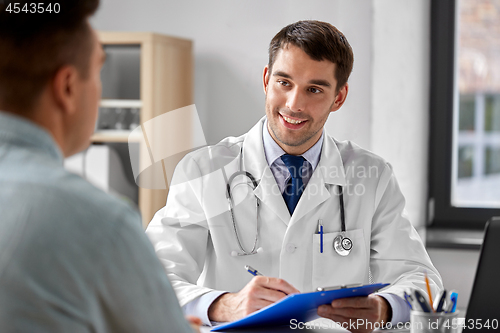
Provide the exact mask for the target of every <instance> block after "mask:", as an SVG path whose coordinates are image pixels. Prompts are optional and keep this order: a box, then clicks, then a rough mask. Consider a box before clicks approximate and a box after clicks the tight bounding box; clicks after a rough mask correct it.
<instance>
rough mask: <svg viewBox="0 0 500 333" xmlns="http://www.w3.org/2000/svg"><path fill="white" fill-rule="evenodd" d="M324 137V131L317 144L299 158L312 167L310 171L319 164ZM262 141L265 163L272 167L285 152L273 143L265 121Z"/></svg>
mask: <svg viewBox="0 0 500 333" xmlns="http://www.w3.org/2000/svg"><path fill="white" fill-rule="evenodd" d="M324 136H325V131H323V132H322V133H321V138H319V140H318V142H316V143H315V144H314V146H312V147H311V148H309V150H307V151H306V152H305V153H304V154H302V155H301V156H302V157H304V158H305V159H306V160H307V162H309V163H310V164H311V166H312V169H313V170H315V169H316V166H317V165H318V163H319V160H320V157H321V148H322V146H323V140H324ZM262 140H263V142H264V153H265V154H266V159H267V163H268V164H269V166H271V165H273V163H274V162H275V161H276V160H277V159H278V158H280V157H281V155H283V154H286V152H285V151H284V150H283V149H282V148H281V147H280V146H279V145H278V144H277V143H276V141H274V139H273V138H272V136H271V134H269V131H268V129H267V119H266V120H265V121H264V125H263V127H262Z"/></svg>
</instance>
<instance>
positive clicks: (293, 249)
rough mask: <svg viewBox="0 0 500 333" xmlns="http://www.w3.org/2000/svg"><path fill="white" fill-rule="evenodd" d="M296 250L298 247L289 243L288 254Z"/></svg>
mask: <svg viewBox="0 0 500 333" xmlns="http://www.w3.org/2000/svg"><path fill="white" fill-rule="evenodd" d="M296 248H297V246H295V244H292V243H289V244H287V245H286V252H288V253H294V252H295V249H296Z"/></svg>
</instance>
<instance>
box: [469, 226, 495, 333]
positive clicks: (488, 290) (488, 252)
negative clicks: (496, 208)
mask: <svg viewBox="0 0 500 333" xmlns="http://www.w3.org/2000/svg"><path fill="white" fill-rule="evenodd" d="M484 325H488V326H489V328H488V327H482V328H480V327H481V326H484ZM499 329H500V217H494V218H492V219H490V220H489V221H488V222H487V223H486V227H485V233H484V241H483V245H482V246H481V256H480V257H479V264H478V266H477V271H476V277H475V279H474V286H473V288H472V294H471V297H470V301H469V305H468V306H467V314H466V320H465V327H464V331H475V332H494V331H497V330H499Z"/></svg>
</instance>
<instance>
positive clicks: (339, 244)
mask: <svg viewBox="0 0 500 333" xmlns="http://www.w3.org/2000/svg"><path fill="white" fill-rule="evenodd" d="M242 163H243V147H242V148H241V150H240V164H239V171H236V172H235V173H233V174H232V175H231V177H229V180H227V182H226V198H227V202H228V205H229V212H230V215H231V220H232V223H233V229H234V234H235V236H236V241H237V243H238V247H239V248H240V251H241V252H237V251H232V252H231V255H232V256H233V257H237V256H248V255H252V254H256V253H261V252H262V251H263V250H262V247H259V248H257V243H258V240H259V206H260V200H259V198H258V197H257V196H256V195H255V194H254V195H255V199H256V202H255V213H256V217H257V223H256V224H255V240H254V243H253V247H252V249H251V250H250V251H247V250H245V248H244V247H243V244H242V243H241V240H240V237H239V234H238V228H237V227H236V219H235V216H234V210H233V208H234V202H233V201H234V200H233V196H232V194H231V185H232V183H233V181H234V179H235V178H236V177H237V176H245V177H247V178H248V179H249V180H250V183H251V184H249V183H248V181H247V182H245V183H241V184H246V185H247V186H250V187H251V188H252V191H254V190H255V189H256V188H257V186H258V183H257V180H255V177H254V176H252V174H251V173H250V172H248V171H243V170H242ZM338 187H339V201H340V220H341V224H342V226H341V228H342V229H341V231H340V234H339V235H337V236H336V237H335V238H334V240H333V248H334V250H335V252H337V253H338V254H339V255H340V256H342V257H345V256H347V255H349V253H351V250H352V240H351V239H350V238H349V237H346V236H345V232H346V228H345V212H344V192H343V189H342V186H340V185H338Z"/></svg>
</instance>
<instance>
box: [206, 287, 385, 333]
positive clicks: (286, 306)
mask: <svg viewBox="0 0 500 333" xmlns="http://www.w3.org/2000/svg"><path fill="white" fill-rule="evenodd" d="M388 285H389V284H388V283H376V284H368V285H364V286H359V287H353V288H340V289H334V290H326V291H315V292H310V293H302V294H292V295H288V296H287V297H285V298H283V299H281V300H280V301H278V302H276V303H273V304H271V305H269V306H267V307H265V308H263V309H260V310H259V311H256V312H254V313H251V314H249V315H248V316H246V317H244V318H241V319H239V320H236V321H232V322H229V323H225V324H221V325H219V326H216V327H214V328H213V329H212V330H211V331H212V332H219V331H223V330H228V329H235V328H247V327H256V326H271V325H290V320H292V319H296V320H297V322H303V323H305V322H308V321H311V320H314V319H317V318H319V316H318V313H317V308H318V306H320V305H323V304H329V303H331V302H332V301H333V300H335V299H338V298H345V297H356V296H368V295H369V294H371V293H374V292H375V291H377V290H379V289H382V288H384V287H386V286H388Z"/></svg>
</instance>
